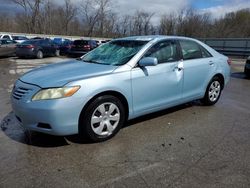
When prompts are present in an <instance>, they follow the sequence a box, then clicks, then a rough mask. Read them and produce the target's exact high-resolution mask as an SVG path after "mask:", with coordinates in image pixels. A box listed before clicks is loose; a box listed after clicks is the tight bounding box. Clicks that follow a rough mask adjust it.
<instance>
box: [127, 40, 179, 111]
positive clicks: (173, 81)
mask: <svg viewBox="0 0 250 188" xmlns="http://www.w3.org/2000/svg"><path fill="white" fill-rule="evenodd" d="M144 57H155V58H157V59H158V65H156V66H147V67H139V66H137V67H135V68H134V69H132V71H131V78H132V95H133V109H134V113H135V114H136V115H142V114H146V113H149V112H154V111H156V110H160V109H163V108H166V107H168V106H172V105H174V104H176V103H178V102H179V100H181V98H182V85H183V69H182V61H180V58H179V53H178V49H177V44H176V42H175V41H161V42H159V43H157V44H155V45H154V46H153V47H151V48H150V49H149V50H148V52H146V54H145V55H144Z"/></svg>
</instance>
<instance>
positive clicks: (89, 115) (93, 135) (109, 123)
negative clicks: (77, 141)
mask: <svg viewBox="0 0 250 188" xmlns="http://www.w3.org/2000/svg"><path fill="white" fill-rule="evenodd" d="M124 122H125V109H124V106H123V104H122V103H121V101H120V100H119V99H118V98H116V97H114V96H111V95H105V96H100V97H98V98H96V99H95V100H94V101H93V102H92V103H91V104H90V105H89V106H88V107H87V108H86V110H85V112H83V114H82V115H81V117H80V125H79V133H80V136H82V137H85V138H86V137H87V138H89V139H91V140H92V141H94V142H101V141H105V140H108V139H110V138H112V137H113V136H115V135H116V133H117V132H118V131H119V130H120V128H121V127H122V125H123V124H124Z"/></svg>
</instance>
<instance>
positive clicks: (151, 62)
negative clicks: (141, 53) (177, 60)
mask: <svg viewBox="0 0 250 188" xmlns="http://www.w3.org/2000/svg"><path fill="white" fill-rule="evenodd" d="M157 64H158V60H157V58H155V57H145V58H142V59H141V60H140V61H139V65H140V66H141V67H146V66H156V65H157Z"/></svg>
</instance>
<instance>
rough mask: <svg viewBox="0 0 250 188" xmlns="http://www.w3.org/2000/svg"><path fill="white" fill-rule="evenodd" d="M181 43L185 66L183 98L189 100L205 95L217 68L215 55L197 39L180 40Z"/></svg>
mask: <svg viewBox="0 0 250 188" xmlns="http://www.w3.org/2000/svg"><path fill="white" fill-rule="evenodd" d="M179 43H180V47H181V51H182V55H183V66H184V81H183V99H184V100H187V101H188V100H192V99H197V98H200V97H203V94H204V92H205V91H204V90H205V89H206V84H207V83H208V81H209V79H210V78H211V75H212V73H213V72H214V69H215V64H214V62H213V57H212V55H211V54H210V53H209V52H208V51H207V50H206V49H205V48H204V47H202V46H201V45H200V44H198V43H197V42H195V41H192V40H180V41H179Z"/></svg>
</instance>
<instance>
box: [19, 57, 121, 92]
mask: <svg viewBox="0 0 250 188" xmlns="http://www.w3.org/2000/svg"><path fill="white" fill-rule="evenodd" d="M115 68H116V67H115V66H112V65H101V64H94V63H87V62H83V61H78V60H72V61H66V62H62V63H56V64H52V65H48V66H44V67H40V68H37V69H34V70H32V71H30V72H28V73H26V74H24V75H23V76H22V77H21V78H20V80H21V81H23V82H26V83H29V84H34V85H37V86H40V87H42V88H49V87H61V86H63V85H65V84H67V83H68V82H71V81H75V80H81V79H85V78H89V77H93V76H100V75H105V74H108V73H111V72H112V71H114V70H115Z"/></svg>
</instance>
